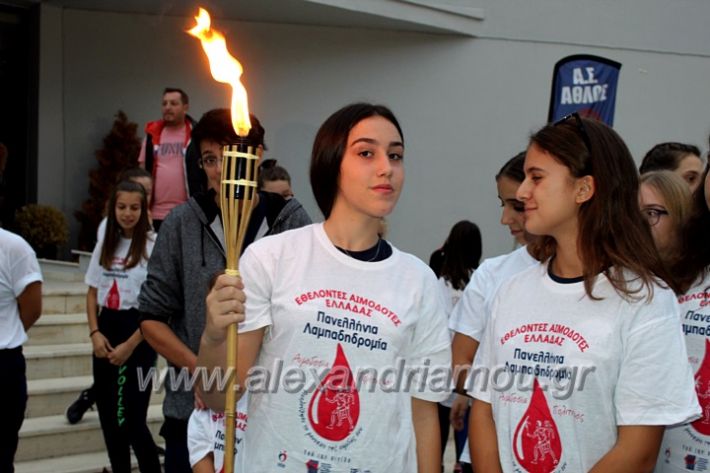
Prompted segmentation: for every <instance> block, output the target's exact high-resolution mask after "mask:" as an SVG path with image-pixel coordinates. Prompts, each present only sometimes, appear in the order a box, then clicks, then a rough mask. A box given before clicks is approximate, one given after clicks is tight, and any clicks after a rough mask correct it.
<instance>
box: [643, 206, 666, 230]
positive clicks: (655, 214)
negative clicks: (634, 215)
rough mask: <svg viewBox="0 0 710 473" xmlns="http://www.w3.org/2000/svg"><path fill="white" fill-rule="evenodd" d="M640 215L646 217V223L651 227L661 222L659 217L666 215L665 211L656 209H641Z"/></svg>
mask: <svg viewBox="0 0 710 473" xmlns="http://www.w3.org/2000/svg"><path fill="white" fill-rule="evenodd" d="M641 213H642V214H643V216H644V217H646V221H647V222H648V224H649V225H650V226H652V227H653V226H654V225H656V224H657V223H658V222H659V220H661V216H663V215H668V211H667V210H663V209H656V208H653V207H650V208H646V209H642V210H641Z"/></svg>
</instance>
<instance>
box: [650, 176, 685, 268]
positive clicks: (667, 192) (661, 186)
mask: <svg viewBox="0 0 710 473" xmlns="http://www.w3.org/2000/svg"><path fill="white" fill-rule="evenodd" d="M639 205H640V206H641V213H642V214H643V216H644V217H645V218H646V221H647V222H648V224H649V226H650V227H651V234H652V235H653V241H654V243H655V244H656V248H657V249H658V252H659V253H660V254H661V258H662V259H663V261H664V262H665V263H666V264H672V263H673V261H674V260H675V259H676V258H677V257H678V256H679V252H680V251H681V250H680V248H679V246H680V245H679V244H680V238H681V232H682V230H683V227H684V226H685V224H686V222H687V221H688V218H689V217H690V214H691V209H692V197H691V194H690V189H689V188H688V185H687V184H686V183H685V181H684V180H683V179H682V178H681V177H680V176H678V175H677V174H675V173H673V172H671V171H651V172H647V173H646V174H643V175H642V176H641V187H640V188H639Z"/></svg>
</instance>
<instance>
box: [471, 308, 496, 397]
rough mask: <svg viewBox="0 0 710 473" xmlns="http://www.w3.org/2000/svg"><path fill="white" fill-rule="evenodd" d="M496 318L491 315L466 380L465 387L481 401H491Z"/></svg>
mask: <svg viewBox="0 0 710 473" xmlns="http://www.w3.org/2000/svg"><path fill="white" fill-rule="evenodd" d="M491 306H492V307H491V308H492V309H493V308H495V301H493V303H492V304H491ZM491 314H492V313H491ZM494 324H495V320H494V318H493V316H492V315H491V317H490V320H488V323H487V324H486V326H485V330H484V333H483V336H482V337H481V338H482V339H481V343H480V345H479V346H478V350H477V351H476V357H475V358H474V360H473V367H472V369H471V372H470V373H469V376H468V379H467V380H466V386H465V387H464V389H465V390H466V391H467V392H468V393H470V394H471V396H473V397H474V398H476V399H478V400H479V401H483V402H487V403H489V404H490V403H491V376H490V373H491V371H493V369H494V367H493V366H492V360H493V343H492V342H493V325H494Z"/></svg>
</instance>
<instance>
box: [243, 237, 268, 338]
mask: <svg viewBox="0 0 710 473" xmlns="http://www.w3.org/2000/svg"><path fill="white" fill-rule="evenodd" d="M266 259H267V258H260V257H259V255H256V254H255V253H254V251H251V248H247V250H246V251H245V252H244V255H242V257H241V258H240V260H239V272H240V274H241V276H242V280H243V281H244V292H245V293H246V297H247V300H246V319H245V320H244V322H242V323H241V324H239V333H244V332H251V331H254V330H257V329H259V328H261V327H265V326H268V325H272V324H273V319H272V316H271V291H272V283H273V278H272V276H271V273H270V271H268V270H267V268H266V267H265V266H264V264H263V263H264V260H266ZM271 269H272V270H273V268H271Z"/></svg>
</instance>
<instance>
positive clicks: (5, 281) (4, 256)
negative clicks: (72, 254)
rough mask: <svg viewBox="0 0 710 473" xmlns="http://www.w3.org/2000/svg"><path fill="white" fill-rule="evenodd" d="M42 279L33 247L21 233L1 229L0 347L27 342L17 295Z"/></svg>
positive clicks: (15, 345) (11, 346) (17, 345)
mask: <svg viewBox="0 0 710 473" xmlns="http://www.w3.org/2000/svg"><path fill="white" fill-rule="evenodd" d="M37 281H39V282H42V272H41V271H40V269H39V263H38V262H37V257H36V256H35V252H34V250H33V249H32V247H31V246H30V245H29V243H27V242H26V241H25V240H23V239H22V237H21V236H19V235H15V234H14V233H10V232H8V231H7V230H3V229H2V228H0V349H2V350H4V349H8V348H17V347H19V346H20V345H22V344H23V343H25V342H26V341H27V334H26V333H25V328H24V327H23V326H22V320H20V310H19V308H18V306H17V298H18V297H19V296H20V294H22V293H23V292H24V290H25V288H26V287H27V286H29V285H30V284H32V283H34V282H37Z"/></svg>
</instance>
